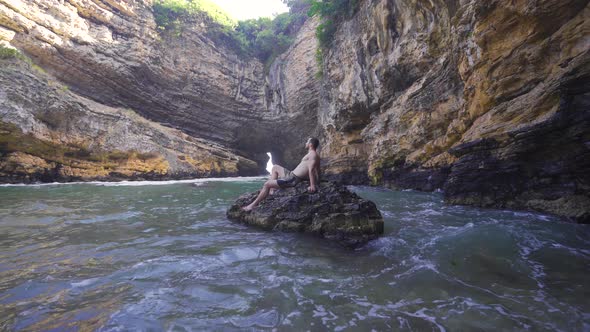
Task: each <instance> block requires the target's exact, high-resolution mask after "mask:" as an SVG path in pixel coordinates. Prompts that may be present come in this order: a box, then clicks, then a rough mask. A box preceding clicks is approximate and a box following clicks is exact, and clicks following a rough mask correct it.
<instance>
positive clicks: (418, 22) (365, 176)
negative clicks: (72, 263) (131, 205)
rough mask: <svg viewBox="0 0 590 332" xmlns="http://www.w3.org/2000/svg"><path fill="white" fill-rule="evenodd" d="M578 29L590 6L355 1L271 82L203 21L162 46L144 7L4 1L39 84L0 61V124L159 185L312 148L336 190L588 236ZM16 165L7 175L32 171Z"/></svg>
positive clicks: (589, 157)
mask: <svg viewBox="0 0 590 332" xmlns="http://www.w3.org/2000/svg"><path fill="white" fill-rule="evenodd" d="M589 18H590V8H589V1H588V0H538V1H530V0H516V1H510V2H507V1H501V0H486V1H484V0H435V1H431V0H428V1H426V0H371V1H370V0H363V1H359V5H358V8H357V10H356V11H355V12H354V14H353V15H352V17H351V18H350V19H347V20H345V21H343V22H340V23H339V24H338V25H337V30H336V33H335V34H334V38H333V41H332V44H331V45H330V46H329V47H328V48H327V49H325V50H324V57H323V61H322V63H321V64H318V63H317V61H316V49H317V41H316V39H315V36H314V30H315V27H316V26H317V24H318V19H317V18H314V19H311V20H308V21H307V22H306V24H305V25H304V27H303V28H302V29H301V31H300V32H299V35H298V36H297V38H296V41H295V42H294V44H293V45H292V46H291V48H290V49H289V50H288V51H287V52H285V53H284V54H282V55H280V56H279V57H278V58H277V59H276V60H275V62H274V63H273V64H272V65H271V66H270V68H269V70H268V73H266V72H265V70H264V66H263V65H262V64H261V63H260V62H259V61H258V60H256V59H253V58H244V57H240V56H238V55H237V54H236V53H235V52H234V51H232V50H231V49H230V48H228V47H226V46H224V45H223V43H219V42H218V41H213V40H211V39H210V38H208V37H207V33H206V32H207V28H208V27H207V24H206V20H204V19H202V18H199V17H194V18H193V19H192V20H193V21H187V22H185V24H184V25H183V29H182V31H180V33H179V35H167V34H166V33H162V32H160V31H158V30H157V28H156V26H155V22H154V18H153V13H152V11H151V2H150V1H149V0H145V1H142V0H135V1H113V0H67V1H57V0H54V1H50V0H27V1H24V0H23V1H21V0H0V39H1V40H3V41H4V42H5V43H9V44H10V45H12V46H14V47H16V48H17V49H19V50H20V51H21V52H22V53H24V54H25V55H26V56H28V57H30V59H31V60H32V63H33V64H34V65H35V66H40V67H41V68H43V69H44V70H45V71H46V72H47V73H38V72H37V71H36V69H35V68H33V67H34V66H31V65H25V64H16V60H0V61H3V62H2V63H3V67H2V72H1V75H2V76H1V77H0V79H2V86H1V87H0V100H2V101H3V102H2V105H1V106H0V116H1V118H0V120H1V121H2V122H4V123H6V124H7V125H6V126H5V127H6V128H9V127H10V126H9V125H8V124H10V125H15V126H16V129H15V128H13V127H10V128H9V129H2V130H3V132H4V133H7V134H5V136H6V137H15V135H17V134H12V133H13V132H14V131H15V130H16V131H18V132H19V134H18V135H21V136H22V137H29V138H35V139H40V140H43V142H53V143H56V142H57V143H60V144H61V143H62V142H63V143H66V144H70V145H68V146H69V147H68V149H70V150H71V151H70V150H68V151H65V152H64V156H74V155H75V151H74V150H76V149H77V147H79V146H83V147H84V148H85V149H87V148H88V149H89V150H90V152H89V153H91V154H92V153H94V154H97V153H106V152H104V151H113V150H120V151H126V152H125V153H130V154H131V155H132V157H133V158H130V160H132V161H133V160H136V159H137V162H143V163H146V162H148V161H149V163H152V165H151V166H149V167H148V168H149V169H151V171H150V172H152V173H154V174H155V173H157V174H162V173H164V174H175V172H177V174H188V173H191V172H193V173H191V174H197V173H199V172H200V171H197V170H198V169H199V167H201V168H200V169H201V170H203V169H204V168H203V166H202V165H201V166H189V165H188V164H186V162H185V160H188V157H190V158H191V160H193V161H194V163H199V162H200V160H207V158H206V157H204V156H208V157H210V158H211V159H210V160H211V161H215V162H216V163H215V162H214V163H211V162H207V164H209V165H217V166H211V167H210V168H209V169H207V170H206V171H204V172H201V173H199V174H202V175H205V176H206V175H208V174H228V175H232V174H247V173H252V172H256V171H258V170H261V169H262V167H263V166H264V164H265V162H266V161H265V160H264V159H265V158H264V152H266V151H272V152H273V156H274V157H275V159H276V161H279V162H281V163H284V164H286V166H288V167H292V166H293V165H294V163H295V162H296V161H297V158H298V157H299V156H300V154H301V152H302V143H303V141H304V140H305V137H306V136H308V135H317V136H320V138H321V142H322V149H321V153H322V156H323V167H324V170H325V174H326V175H327V176H329V177H331V178H335V179H340V180H343V181H345V182H349V183H351V182H354V183H372V184H375V185H385V186H390V187H397V188H413V189H419V190H435V189H443V190H444V193H445V197H446V199H447V200H448V201H449V202H451V203H459V204H475V205H480V206H497V207H510V208H525V209H534V210H540V211H546V212H552V213H557V214H561V215H566V216H569V217H572V218H574V219H576V220H579V221H589V220H590V198H589V188H590V143H589V142H590V130H589V128H590V127H589V121H590V110H589V109H590V56H589V54H588V52H589V50H590V19H589ZM7 62H10V64H9V65H5V63H7ZM23 66H24V67H26V69H23ZM27 66H28V67H27ZM318 72H321V73H322V74H321V76H320V75H317V73H318ZM23 73H26V74H23ZM54 81H55V83H53V82H54ZM63 86H67V87H68V89H64V88H61V87H63ZM60 89H61V90H60ZM62 90H66V91H62ZM31 94H32V95H37V98H36V99H35V98H31V97H30V95H31ZM54 104H55V105H68V106H67V107H65V106H64V107H61V108H60V107H57V108H51V107H48V105H54ZM54 109H61V113H59V112H57V113H50V112H48V111H47V110H54ZM64 110H67V111H64ZM107 113H108V114H109V116H106V115H104V114H107ZM59 114H61V115H59ZM113 114H118V115H116V116H115V118H116V117H120V118H122V119H123V118H124V119H126V120H125V121H127V122H126V123H128V125H123V124H121V123H120V121H118V120H109V121H107V120H104V119H106V118H109V119H115V118H114V117H113V116H114V115H113ZM17 115H18V116H17ZM54 115H55V117H54ZM70 116H71V117H72V118H73V120H72V121H64V120H62V119H64V118H66V119H68V118H69V117H70ZM26 119H28V120H26ZM76 119H83V120H76ZM99 119H102V120H99ZM100 121H105V122H100ZM125 121H124V123H125ZM93 125H94V126H93ZM111 126H112V127H113V128H114V129H113V130H104V129H105V128H107V127H111ZM86 127H90V128H94V129H93V130H87V129H86ZM3 128H4V127H3ZM130 128H135V129H134V130H131V129H130ZM138 128H142V129H138ZM146 128H149V130H148V129H146ZM17 129H18V130H17ZM100 129H103V131H102V132H101V130H100ZM148 131H152V132H153V133H154V134H146V133H147V132H148ZM129 132H133V133H134V134H127V133H129ZM136 134H137V136H136ZM140 134H144V135H145V136H149V138H148V137H145V136H142V135H140ZM21 136H19V137H21ZM160 136H165V137H166V138H165V139H163V138H160ZM99 137H101V138H100V139H99ZM80 142H82V143H80ZM140 142H147V143H145V144H144V145H141V144H140ZM163 142H167V143H163ZM44 144H45V143H44ZM72 144H73V145H72ZM13 146H14V144H13ZM19 149H20V150H19V151H18V152H19V153H21V154H17V153H16V152H12V154H11V155H10V156H8V155H7V154H5V155H3V156H2V158H3V160H4V162H5V163H9V164H10V165H12V166H11V167H13V168H6V167H5V168H3V169H4V170H5V172H6V174H15V172H16V171H15V169H16V168H15V167H17V168H18V165H21V166H22V165H26V164H27V163H28V162H31V160H33V159H31V158H33V157H35V155H34V154H31V153H29V152H33V151H32V150H30V149H28V150H27V149H24V148H22V147H19ZM16 150H18V149H16ZM27 151H28V152H27ZM100 151H103V152H100ZM150 152H154V153H153V154H148V156H150V157H152V158H145V156H146V155H142V156H144V158H143V159H141V158H139V159H138V158H137V156H138V155H139V154H146V153H150ZM22 153H25V154H27V155H28V156H25V155H22ZM133 153H135V154H134V155H133ZM31 156H33V157H31ZM36 157H39V158H41V159H43V156H36ZM27 158H28V159H27ZM105 158H106V159H105ZM158 158H160V159H158ZM181 158H184V159H185V160H182V159H181ZM74 159H75V160H77V161H82V162H83V163H85V162H87V160H84V159H83V158H82V159H81V158H77V157H73V159H72V158H70V159H68V160H70V161H72V160H74ZM91 159H92V158H91ZM94 159H97V158H94ZM98 159H100V158H98ZM114 159H117V158H114ZM128 159H129V158H128ZM128 159H125V158H124V159H123V160H125V162H122V163H120V164H117V165H118V166H116V167H120V168H121V169H129V166H125V163H126V160H128ZM24 160H28V161H26V162H25V161H24ZM35 160H36V159H35ZM43 160H45V159H43ZM100 160H101V162H104V161H105V160H106V161H108V162H109V163H111V161H112V159H109V158H108V157H102V159H100ZM158 160H160V161H158ZM37 162H39V163H41V161H40V160H37ZM45 162H46V163H49V164H51V163H52V162H54V163H58V162H59V161H51V160H45ZM64 162H65V161H64ZM166 163H167V164H166ZM194 163H193V164H194ZM255 163H256V164H255ZM132 164H133V162H132ZM189 164H190V163H189ZM142 165H143V164H142ZM180 165H184V166H180ZM111 166H112V165H111ZM60 167H61V166H60ZM101 167H102V166H101ZM112 167H115V166H112ZM141 167H144V166H141ZM25 168H26V167H25ZM163 169H166V171H162V170H163ZM212 169H215V170H216V171H215V172H212V171H211V170H212ZM217 171H218V172H217ZM19 172H21V171H19ZM130 172H131V171H130ZM158 172H160V173H158ZM207 172H209V173H207ZM216 172H217V173H216ZM107 173H108V172H107ZM114 173H115V174H117V172H114ZM136 173H137V172H136ZM19 174H20V173H19Z"/></svg>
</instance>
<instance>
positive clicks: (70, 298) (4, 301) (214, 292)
mask: <svg viewBox="0 0 590 332" xmlns="http://www.w3.org/2000/svg"><path fill="white" fill-rule="evenodd" d="M262 181H263V180H262V179H260V178H256V179H242V180H236V179H225V180H224V181H196V182H190V181H185V182H167V183H158V185H155V184H154V183H149V182H144V183H119V184H68V185H42V186H3V187H0V330H51V329H54V330H59V331H64V330H66V331H68V330H84V329H86V330H99V331H137V330H143V331H165V330H167V331H202V330H215V331H243V330H248V331H250V330H273V329H275V328H276V329H277V330H279V331H305V330H310V331H326V330H329V331H346V330H347V331H357V330H371V329H374V330H378V331H392V330H394V331H395V330H402V331H410V330H412V331H430V330H434V331H438V330H440V331H444V330H450V331H458V330H461V331H473V330H486V331H499V330H519V331H520V330H533V331H556V330H562V331H588V330H590V301H588V298H590V278H588V276H589V275H590V264H589V263H590V228H589V227H588V226H586V225H576V224H571V223H565V222H562V221H560V220H558V219H557V218H555V217H552V216H547V215H542V214H535V213H525V212H513V211H501V210H483V209H477V208H470V207H460V206H446V205H444V204H443V202H442V196H441V195H440V194H438V193H419V192H412V191H390V190H384V189H376V188H370V187H351V188H352V189H353V190H355V191H356V192H357V193H358V194H360V195H361V196H363V197H365V198H368V199H370V200H373V201H374V202H375V203H376V204H377V206H378V207H379V209H380V210H381V212H382V214H383V216H384V218H385V234H384V236H383V237H382V238H380V239H378V240H376V241H373V242H372V243H370V244H369V245H368V246H366V247H364V248H362V249H360V250H355V251H351V250H347V249H343V248H340V247H338V246H337V245H334V244H331V243H325V242H324V241H322V240H320V239H317V238H313V237H309V236H302V235H297V234H281V233H269V232H264V231H261V230H257V229H253V228H248V227H245V226H243V225H240V224H236V223H232V222H230V221H228V220H227V219H226V218H225V210H226V208H227V207H228V205H229V204H230V203H231V202H232V201H233V200H234V199H235V198H236V197H237V196H239V195H240V194H241V193H244V192H248V191H253V190H256V189H258V188H259V187H260V185H261V184H262Z"/></svg>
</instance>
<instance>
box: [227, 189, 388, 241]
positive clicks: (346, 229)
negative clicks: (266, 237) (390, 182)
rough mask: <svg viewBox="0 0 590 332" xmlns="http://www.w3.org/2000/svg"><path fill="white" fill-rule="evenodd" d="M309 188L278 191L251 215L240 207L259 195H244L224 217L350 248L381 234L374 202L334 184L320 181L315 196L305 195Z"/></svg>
mask: <svg viewBox="0 0 590 332" xmlns="http://www.w3.org/2000/svg"><path fill="white" fill-rule="evenodd" d="M308 185H309V184H308V183H306V182H303V183H300V184H298V185H297V186H296V187H294V188H287V189H280V190H277V191H276V192H275V193H274V195H269V196H268V197H267V198H266V199H265V200H263V201H262V202H261V203H260V204H259V205H258V206H257V207H256V208H254V210H252V211H251V212H245V211H243V210H242V209H241V208H242V207H243V206H246V205H248V204H249V203H250V202H252V201H253V200H254V199H255V198H256V196H257V195H258V192H253V193H248V194H244V195H242V196H240V197H239V198H238V199H237V200H236V202H235V203H234V204H233V205H232V206H231V207H230V208H229V210H228V211H227V217H228V218H229V219H230V220H234V221H239V222H242V223H245V224H247V225H253V226H258V227H261V228H263V229H266V230H277V231H284V232H304V233H310V234H314V235H318V236H320V237H322V238H326V239H329V240H334V241H337V242H338V243H340V244H343V245H344V246H346V247H353V248H354V247H358V246H361V245H364V244H365V243H367V242H368V241H370V240H372V239H375V238H377V237H378V236H379V235H380V234H383V218H382V217H381V213H380V212H379V210H378V209H377V206H376V205H375V203H373V202H371V201H368V200H365V199H363V198H361V197H359V196H358V195H357V194H355V193H353V192H351V191H350V190H348V189H347V188H346V187H345V186H342V185H339V184H336V183H333V182H322V183H321V184H320V186H319V190H318V191H317V192H315V193H309V192H307V186H308Z"/></svg>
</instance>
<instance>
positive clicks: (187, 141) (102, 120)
mask: <svg viewBox="0 0 590 332" xmlns="http://www.w3.org/2000/svg"><path fill="white" fill-rule="evenodd" d="M15 82H18V84H15ZM0 99H1V100H2V104H1V105H0V182H11V183H18V182H27V183H28V182H37V181H42V182H53V181H87V180H124V179H132V180H141V179H153V180H156V179H168V178H187V177H190V178H194V177H212V176H237V175H239V174H244V173H250V174H257V172H258V165H257V164H256V162H254V161H252V160H249V159H247V158H244V157H242V156H239V155H237V154H235V153H234V152H232V151H231V150H229V149H227V148H225V147H223V146H221V145H219V144H214V143H212V142H208V141H205V140H203V139H198V138H194V137H191V136H189V135H187V134H185V133H183V132H181V131H180V130H178V129H173V128H169V127H166V126H162V125H160V124H158V123H156V122H153V121H149V120H147V119H145V118H143V117H141V116H140V115H138V114H137V113H135V112H133V111H132V110H129V109H126V108H121V107H109V106H106V105H104V104H100V103H97V102H95V101H92V100H90V99H87V98H84V97H82V96H79V95H77V94H75V93H72V92H71V91H70V90H69V89H68V88H67V86H65V85H64V84H63V83H61V82H59V81H56V80H54V79H52V78H51V77H50V76H49V75H47V74H46V73H44V72H43V71H42V70H41V69H39V68H36V67H34V66H32V65H31V64H29V63H28V62H27V61H25V59H24V58H12V59H0Z"/></svg>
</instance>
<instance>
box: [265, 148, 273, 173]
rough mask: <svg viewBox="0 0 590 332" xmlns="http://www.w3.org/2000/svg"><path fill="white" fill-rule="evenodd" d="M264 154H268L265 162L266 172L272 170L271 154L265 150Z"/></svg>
mask: <svg viewBox="0 0 590 332" xmlns="http://www.w3.org/2000/svg"><path fill="white" fill-rule="evenodd" d="M266 155H267V156H268V162H267V163H266V171H267V172H268V174H270V172H271V171H272V154H271V153H270V152H267V153H266Z"/></svg>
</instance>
